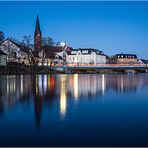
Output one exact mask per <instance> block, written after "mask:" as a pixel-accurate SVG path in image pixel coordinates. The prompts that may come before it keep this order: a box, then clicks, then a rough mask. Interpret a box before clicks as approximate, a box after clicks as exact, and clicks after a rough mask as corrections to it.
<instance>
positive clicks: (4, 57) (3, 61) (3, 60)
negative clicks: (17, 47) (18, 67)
mask: <svg viewBox="0 0 148 148" xmlns="http://www.w3.org/2000/svg"><path fill="white" fill-rule="evenodd" d="M6 64H7V55H0V65H1V66H6Z"/></svg>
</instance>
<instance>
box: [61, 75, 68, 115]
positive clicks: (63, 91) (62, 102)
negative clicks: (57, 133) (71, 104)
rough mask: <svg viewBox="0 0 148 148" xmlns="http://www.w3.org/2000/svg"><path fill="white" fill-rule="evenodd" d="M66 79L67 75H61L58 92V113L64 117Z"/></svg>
mask: <svg viewBox="0 0 148 148" xmlns="http://www.w3.org/2000/svg"><path fill="white" fill-rule="evenodd" d="M66 79H67V77H64V76H63V77H61V80H60V85H61V88H60V89H61V94H60V113H61V115H62V116H63V117H64V116H65V114H66V99H67V98H66Z"/></svg>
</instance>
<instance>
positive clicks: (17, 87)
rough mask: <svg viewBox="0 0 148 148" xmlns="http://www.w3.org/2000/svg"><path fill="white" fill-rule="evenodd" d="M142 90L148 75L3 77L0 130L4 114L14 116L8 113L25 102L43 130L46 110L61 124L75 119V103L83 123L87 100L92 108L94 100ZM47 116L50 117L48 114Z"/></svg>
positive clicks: (0, 90)
mask: <svg viewBox="0 0 148 148" xmlns="http://www.w3.org/2000/svg"><path fill="white" fill-rule="evenodd" d="M143 88H148V74H135V75H133V74H129V75H126V74H125V75H124V74H123V75H122V74H120V75H113V74H98V75H97V74H93V75H84V74H80V75H78V74H74V75H34V76H31V75H20V76H15V75H14V76H0V117H1V118H0V128H3V127H2V125H1V121H2V120H5V119H4V118H3V117H5V114H6V115H7V113H9V117H11V116H12V113H11V112H10V111H9V110H11V108H17V107H18V106H20V104H25V103H26V102H28V103H29V104H31V108H33V110H34V115H33V116H34V117H35V126H36V127H37V128H43V127H42V126H44V123H45V121H44V120H47V119H46V118H45V111H44V110H46V109H50V110H51V112H52V116H53V119H54V120H55V122H56V123H57V125H58V122H60V121H59V120H60V119H62V120H64V118H65V119H66V118H67V120H70V118H73V117H71V116H70V114H71V112H72V114H73V115H75V114H76V110H73V109H72V108H73V104H75V103H76V104H77V108H76V109H77V110H78V111H79V115H78V117H79V119H78V118H77V116H76V120H80V118H81V117H82V116H81V110H82V108H84V104H83V103H85V102H84V101H85V100H86V103H87V104H88V106H89V103H91V102H90V101H91V100H94V102H95V101H96V104H98V102H97V101H98V99H103V100H104V101H105V99H106V100H107V98H108V97H110V96H112V95H113V96H114V97H115V96H116V95H118V96H117V97H119V95H120V96H121V95H123V94H130V97H131V96H132V94H133V96H135V94H136V93H138V92H139V91H140V92H141V91H143ZM126 97H127V96H126ZM140 97H142V96H140ZM118 99H119V98H118ZM115 101H116V100H115ZM80 104H81V105H80ZM16 106H17V107H16ZM81 106H83V107H81ZM105 107H106V108H107V106H105ZM105 107H104V108H105ZM107 109H108V108H107ZM28 110H29V108H28ZM96 110H98V108H96ZM57 111H58V113H59V115H60V116H58V114H57ZM18 112H19V111H18ZM25 112H26V111H25ZM94 113H96V115H97V112H91V111H90V112H89V114H90V115H91V114H92V119H88V122H89V121H91V120H94V118H93V116H94ZM25 114H28V113H25ZM30 114H31V112H30ZM47 114H50V113H49V111H48V113H47ZM82 118H83V117H82ZM28 120H30V119H28ZM42 120H43V121H42ZM16 122H17V121H16ZM25 122H26V121H25ZM16 124H17V123H16ZM57 127H58V126H57ZM65 128H66V127H65Z"/></svg>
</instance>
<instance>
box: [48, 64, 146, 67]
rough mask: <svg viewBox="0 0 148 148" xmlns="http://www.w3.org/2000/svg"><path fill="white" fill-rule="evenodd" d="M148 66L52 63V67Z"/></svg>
mask: <svg viewBox="0 0 148 148" xmlns="http://www.w3.org/2000/svg"><path fill="white" fill-rule="evenodd" d="M63 66H64V67H148V64H65V65H63V64H52V65H51V67H63Z"/></svg>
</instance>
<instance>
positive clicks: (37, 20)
mask: <svg viewBox="0 0 148 148" xmlns="http://www.w3.org/2000/svg"><path fill="white" fill-rule="evenodd" d="M35 32H36V33H37V34H38V33H39V34H40V35H41V30H40V22H39V16H38V14H37V19H36V27H35Z"/></svg>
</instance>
